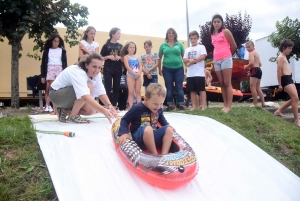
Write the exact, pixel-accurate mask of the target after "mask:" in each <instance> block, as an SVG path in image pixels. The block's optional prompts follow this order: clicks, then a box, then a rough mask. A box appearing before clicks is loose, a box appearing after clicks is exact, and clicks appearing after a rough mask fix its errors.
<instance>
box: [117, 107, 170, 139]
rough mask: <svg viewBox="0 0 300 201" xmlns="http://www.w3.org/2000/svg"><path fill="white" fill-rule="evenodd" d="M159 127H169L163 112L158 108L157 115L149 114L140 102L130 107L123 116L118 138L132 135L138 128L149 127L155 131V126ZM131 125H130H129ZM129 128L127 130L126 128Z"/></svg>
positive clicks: (147, 109) (148, 110)
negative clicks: (158, 125)
mask: <svg viewBox="0 0 300 201" xmlns="http://www.w3.org/2000/svg"><path fill="white" fill-rule="evenodd" d="M158 123H160V125H161V126H166V125H169V123H168V122H167V120H166V118H165V116H164V115H163V110H162V109H161V108H160V109H159V110H158V111H157V113H153V112H151V110H150V109H149V108H148V107H146V106H145V105H144V104H143V103H142V102H139V103H137V104H135V105H134V106H132V108H131V109H130V110H129V111H128V112H127V113H126V114H125V115H124V116H123V118H122V119H121V123H120V130H119V134H118V135H119V136H121V135H123V134H125V133H127V134H128V133H129V132H130V133H131V134H134V133H135V132H136V131H137V129H138V128H139V127H140V126H151V127H152V128H153V130H156V129H157V128H158V127H157V124H158ZM130 124H131V125H130ZM129 125H130V128H129V130H128V126H129Z"/></svg>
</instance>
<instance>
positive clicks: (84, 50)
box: [79, 26, 99, 60]
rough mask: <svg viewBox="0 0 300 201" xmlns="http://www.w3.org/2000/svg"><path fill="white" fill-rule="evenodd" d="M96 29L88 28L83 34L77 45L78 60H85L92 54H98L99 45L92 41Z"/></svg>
mask: <svg viewBox="0 0 300 201" xmlns="http://www.w3.org/2000/svg"><path fill="white" fill-rule="evenodd" d="M95 35H96V29H95V28H94V27H92V26H89V27H88V28H87V29H86V30H85V31H84V33H83V37H82V39H81V41H80V43H79V59H80V60H81V59H86V58H87V56H88V55H90V54H91V53H93V52H96V53H99V44H98V43H97V42H95V41H94V39H95Z"/></svg>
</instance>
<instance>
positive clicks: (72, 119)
mask: <svg viewBox="0 0 300 201" xmlns="http://www.w3.org/2000/svg"><path fill="white" fill-rule="evenodd" d="M67 121H68V122H69V123H75V124H84V123H89V120H87V119H84V118H82V117H81V116H80V115H79V114H77V115H75V116H73V117H70V116H69V117H68V119H67Z"/></svg>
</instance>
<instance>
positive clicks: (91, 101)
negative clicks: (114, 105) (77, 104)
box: [81, 94, 113, 123]
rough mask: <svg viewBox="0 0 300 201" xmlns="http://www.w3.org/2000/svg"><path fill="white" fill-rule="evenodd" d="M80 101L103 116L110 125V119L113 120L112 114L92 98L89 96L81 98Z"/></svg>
mask: <svg viewBox="0 0 300 201" xmlns="http://www.w3.org/2000/svg"><path fill="white" fill-rule="evenodd" d="M81 99H82V100H84V102H86V103H87V104H88V105H89V106H90V107H91V108H93V109H94V110H96V111H98V112H101V113H102V114H104V115H105V116H106V118H107V119H108V121H109V122H110V123H112V120H111V119H112V118H113V114H112V113H111V112H110V111H109V110H108V109H106V108H104V107H103V106H101V105H100V104H99V103H98V102H97V101H96V100H95V99H94V98H93V97H91V96H90V94H87V95H84V96H82V97H81Z"/></svg>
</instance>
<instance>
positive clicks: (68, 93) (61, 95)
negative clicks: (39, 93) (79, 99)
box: [49, 86, 76, 109]
mask: <svg viewBox="0 0 300 201" xmlns="http://www.w3.org/2000/svg"><path fill="white" fill-rule="evenodd" d="M49 97H50V100H51V102H52V103H53V104H54V105H56V106H57V107H58V108H62V109H71V108H73V105H74V101H75V99H76V94H75V91H74V88H73V86H68V87H65V88H61V89H58V90H54V89H52V87H50V91H49Z"/></svg>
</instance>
